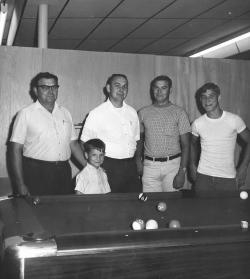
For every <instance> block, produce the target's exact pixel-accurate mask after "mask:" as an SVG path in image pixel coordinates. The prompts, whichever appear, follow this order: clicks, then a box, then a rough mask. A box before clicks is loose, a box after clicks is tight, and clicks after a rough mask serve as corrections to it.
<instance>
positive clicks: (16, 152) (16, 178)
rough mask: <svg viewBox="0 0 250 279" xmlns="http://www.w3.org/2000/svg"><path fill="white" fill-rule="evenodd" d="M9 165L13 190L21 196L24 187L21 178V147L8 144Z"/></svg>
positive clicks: (22, 178) (15, 144)
mask: <svg viewBox="0 0 250 279" xmlns="http://www.w3.org/2000/svg"><path fill="white" fill-rule="evenodd" d="M10 163H11V172H12V180H13V184H14V187H15V189H14V190H15V191H16V192H17V193H19V194H22V188H23V187H24V185H25V183H24V176H23V162H22V146H21V145H19V144H17V143H13V142H12V143H10ZM25 187H26V186H25Z"/></svg>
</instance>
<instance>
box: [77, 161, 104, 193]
mask: <svg viewBox="0 0 250 279" xmlns="http://www.w3.org/2000/svg"><path fill="white" fill-rule="evenodd" d="M75 190H77V191H79V192H81V193H83V194H106V193H109V192H110V186H109V183H108V178H107V175H106V173H105V171H104V170H103V169H102V168H101V167H99V168H95V167H93V166H92V165H90V164H87V166H86V167H85V168H84V169H83V170H82V171H81V172H80V173H79V174H78V175H77V176H76V188H75Z"/></svg>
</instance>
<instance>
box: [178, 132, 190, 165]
mask: <svg viewBox="0 0 250 279" xmlns="http://www.w3.org/2000/svg"><path fill="white" fill-rule="evenodd" d="M189 152H190V135H189V134H186V135H184V136H181V162H180V168H186V167H187V166H188V162H189Z"/></svg>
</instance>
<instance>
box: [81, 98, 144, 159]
mask: <svg viewBox="0 0 250 279" xmlns="http://www.w3.org/2000/svg"><path fill="white" fill-rule="evenodd" d="M93 138H99V139H101V140H102V141H103V142H104V143H105V144H106V156H108V157H111V158H114V159H125V158H132V157H133V156H134V153H135V150H136V142H137V141H138V140H139V139H140V126H139V119H138V116H137V113H136V111H135V109H133V108H132V107H131V106H129V105H127V104H126V103H125V102H123V106H122V107H121V108H116V107H114V106H113V105H112V103H111V102H110V100H107V101H106V102H104V103H103V104H101V105H99V106H98V107H96V108H95V109H93V110H92V111H91V112H90V113H89V116H88V117H87V119H86V122H85V125H84V127H83V131H82V135H81V140H82V141H83V142H86V141H87V140H89V139H93Z"/></svg>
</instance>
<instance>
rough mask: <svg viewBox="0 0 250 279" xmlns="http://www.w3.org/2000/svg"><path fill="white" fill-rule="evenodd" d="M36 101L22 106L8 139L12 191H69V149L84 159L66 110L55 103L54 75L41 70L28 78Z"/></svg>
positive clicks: (21, 192)
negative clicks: (12, 183)
mask: <svg viewBox="0 0 250 279" xmlns="http://www.w3.org/2000/svg"><path fill="white" fill-rule="evenodd" d="M32 85H33V86H34V87H33V88H32V89H33V91H34V94H35V97H36V99H37V100H36V102H34V103H33V104H31V105H29V106H27V107H26V108H24V109H22V110H21V111H20V112H19V113H18V114H17V117H16V119H15V122H14V127H13V132H12V136H11V139H10V160H11V166H12V174H13V182H14V192H16V194H20V195H27V194H31V195H59V194H71V193H73V187H72V185H71V180H72V177H71V167H70V165H69V162H68V160H69V159H70V156H71V153H72V154H73V155H74V157H75V158H76V159H77V160H78V161H79V163H80V164H82V165H83V166H84V165H85V164H86V160H85V158H84V156H83V154H82V151H81V148H80V145H79V143H78V142H77V136H76V134H75V130H74V126H73V122H72V118H71V115H70V113H69V112H68V110H67V109H65V108H64V107H62V106H60V105H58V104H57V103H56V99H57V96H58V88H59V85H58V78H57V76H55V75H53V74H51V73H48V72H45V73H39V74H38V75H36V77H34V78H33V80H32Z"/></svg>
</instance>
